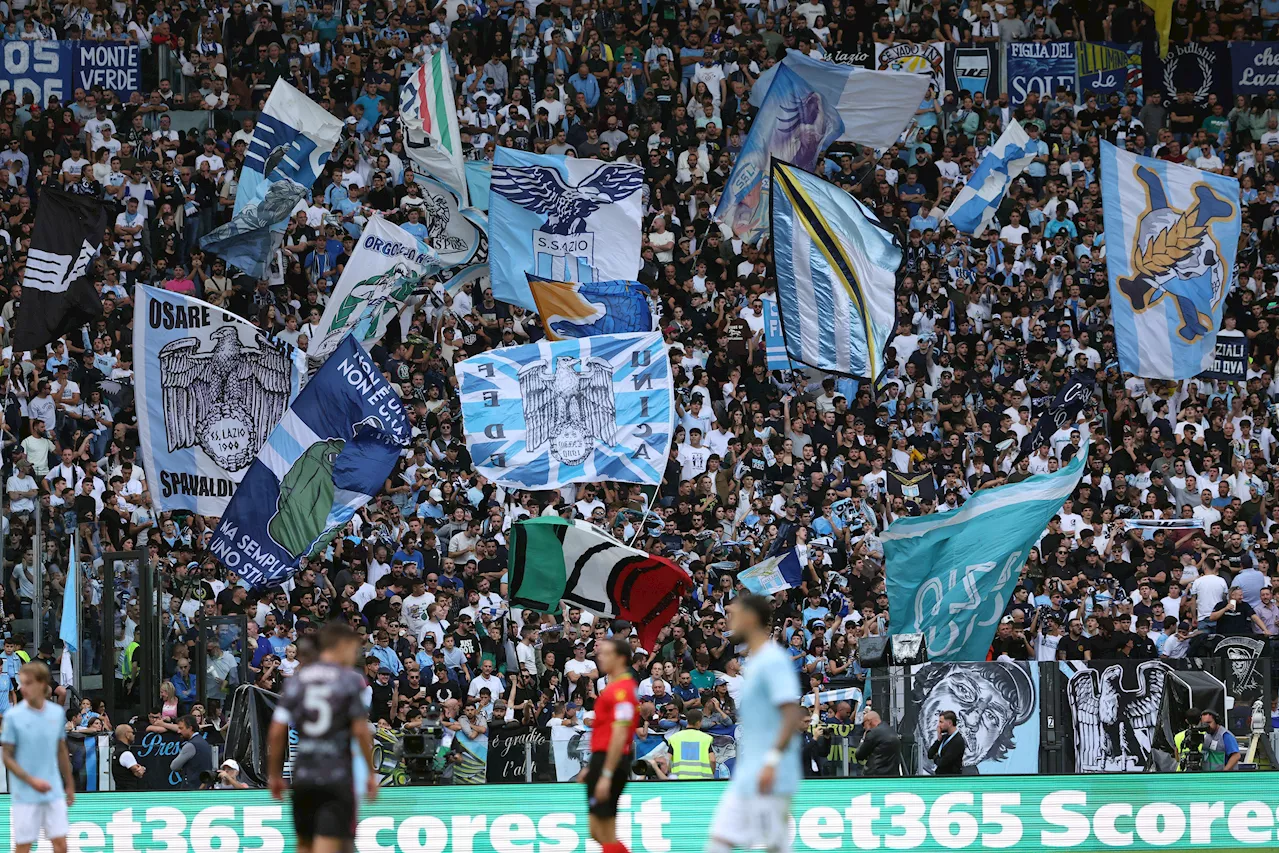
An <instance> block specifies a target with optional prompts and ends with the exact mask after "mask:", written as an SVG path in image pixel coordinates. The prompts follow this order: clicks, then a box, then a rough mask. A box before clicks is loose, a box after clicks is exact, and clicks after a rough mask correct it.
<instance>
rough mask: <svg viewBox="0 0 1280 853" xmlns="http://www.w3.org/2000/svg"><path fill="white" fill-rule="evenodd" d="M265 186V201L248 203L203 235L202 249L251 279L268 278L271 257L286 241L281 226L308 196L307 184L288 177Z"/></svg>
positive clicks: (201, 240)
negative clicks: (226, 220) (227, 220)
mask: <svg viewBox="0 0 1280 853" xmlns="http://www.w3.org/2000/svg"><path fill="white" fill-rule="evenodd" d="M261 186H262V187H263V188H264V191H265V192H266V195H265V197H264V198H263V199H262V200H261V201H256V202H253V203H252V204H248V205H246V206H244V207H243V208H242V209H241V210H240V211H238V212H237V213H236V214H235V215H234V216H232V217H231V220H230V221H229V222H225V223H223V224H222V225H219V226H218V227H217V228H215V229H213V230H212V231H210V232H209V233H208V234H206V235H204V236H203V237H201V238H200V248H202V249H204V250H205V251H206V252H211V253H213V254H215V255H217V256H218V257H220V258H222V259H223V260H224V261H226V262H227V265H228V266H232V267H235V268H236V269H239V270H240V271H241V272H243V273H244V274H245V275H248V276H250V277H251V278H266V277H267V270H268V268H269V266H270V264H271V258H272V256H274V255H275V253H276V249H278V248H280V244H281V243H282V242H283V240H284V232H283V230H277V227H278V226H279V225H280V224H281V223H284V222H287V221H288V219H289V214H290V212H292V210H293V209H294V208H295V207H297V206H298V203H299V202H300V201H303V200H304V199H305V198H306V197H307V188H306V187H304V186H303V185H302V184H300V183H298V182H297V181H291V180H289V179H287V178H286V179H282V180H278V181H273V182H270V183H263V184H262V185H261ZM237 198H239V196H237Z"/></svg>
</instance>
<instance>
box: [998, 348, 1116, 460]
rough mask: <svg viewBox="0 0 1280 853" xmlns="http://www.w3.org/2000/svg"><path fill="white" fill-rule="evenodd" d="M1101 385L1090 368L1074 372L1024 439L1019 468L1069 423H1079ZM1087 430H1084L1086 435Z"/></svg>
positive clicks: (1019, 457)
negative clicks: (1025, 457) (1090, 371)
mask: <svg viewBox="0 0 1280 853" xmlns="http://www.w3.org/2000/svg"><path fill="white" fill-rule="evenodd" d="M1097 388H1098V383H1097V381H1096V380H1095V379H1094V378H1093V374H1092V373H1089V372H1088V371H1082V372H1080V373H1076V374H1073V375H1072V376H1071V378H1070V379H1069V380H1067V383H1066V384H1065V385H1063V386H1062V388H1060V389H1059V390H1058V396H1056V397H1054V399H1053V405H1052V406H1050V407H1049V411H1047V412H1045V413H1044V414H1043V415H1041V416H1040V419H1039V420H1037V421H1036V425H1035V428H1034V429H1032V430H1031V432H1029V433H1027V436H1026V438H1024V439H1022V447H1021V448H1020V451H1021V452H1020V455H1019V456H1018V458H1017V459H1016V460H1015V461H1014V463H1013V464H1014V466H1015V467H1016V466H1017V464H1018V462H1021V461H1022V457H1023V456H1030V455H1031V454H1032V453H1035V452H1036V450H1037V449H1038V448H1039V447H1041V446H1042V445H1045V444H1048V443H1049V440H1050V439H1052V438H1053V434H1054V433H1055V432H1057V431H1058V430H1060V429H1062V428H1063V427H1064V426H1066V425H1067V424H1073V423H1075V422H1076V418H1078V417H1080V413H1081V412H1082V411H1084V407H1085V406H1087V405H1089V403H1091V402H1092V401H1093V394H1094V392H1095V391H1096V390H1097ZM1083 433H1084V431H1083V430H1082V431H1081V434H1082V435H1083Z"/></svg>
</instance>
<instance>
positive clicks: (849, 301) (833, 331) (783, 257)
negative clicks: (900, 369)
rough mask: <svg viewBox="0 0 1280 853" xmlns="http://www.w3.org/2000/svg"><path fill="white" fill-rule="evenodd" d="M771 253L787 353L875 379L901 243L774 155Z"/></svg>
mask: <svg viewBox="0 0 1280 853" xmlns="http://www.w3.org/2000/svg"><path fill="white" fill-rule="evenodd" d="M771 183H772V186H773V191H772V195H771V207H772V219H773V246H774V249H773V256H774V260H775V262H776V265H777V277H778V309H779V312H780V314H781V317H782V334H783V338H784V340H785V341H786V345H787V355H788V356H790V358H791V360H792V361H795V362H799V363H801V364H804V365H807V366H809V367H813V368H817V369H818V370H822V371H825V372H827V373H838V374H843V375H846V376H855V377H865V378H868V379H872V380H875V379H877V378H879V376H880V374H881V373H882V372H883V371H884V367H885V357H884V351H885V347H886V346H887V345H888V343H889V337H890V335H892V334H893V326H894V311H895V308H896V304H895V299H894V288H895V285H896V281H897V270H898V266H899V264H901V262H902V248H901V247H900V246H899V245H898V242H897V240H896V239H895V238H894V236H893V235H892V234H890V233H889V232H888V231H886V230H885V229H884V228H883V227H881V225H880V221H879V220H878V219H876V217H875V214H873V213H872V212H871V211H869V210H867V208H866V207H864V206H863V205H862V203H861V202H859V201H858V200H857V199H855V198H854V197H853V196H851V195H849V194H848V193H847V192H845V191H844V190H842V189H840V188H839V187H837V186H835V185H834V184H829V183H827V182H826V181H824V180H822V179H821V178H819V177H817V176H816V175H813V174H810V173H809V172H805V171H803V170H801V169H798V168H796V167H795V166H791V165H788V164H785V163H780V162H778V161H777V160H774V161H773V168H772V181H771Z"/></svg>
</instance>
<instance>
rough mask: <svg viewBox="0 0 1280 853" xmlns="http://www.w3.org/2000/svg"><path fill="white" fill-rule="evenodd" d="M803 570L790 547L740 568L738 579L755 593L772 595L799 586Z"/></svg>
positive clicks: (797, 555)
mask: <svg viewBox="0 0 1280 853" xmlns="http://www.w3.org/2000/svg"><path fill="white" fill-rule="evenodd" d="M803 571H804V568H803V567H802V566H801V565H800V556H799V554H797V553H796V549H795V548H792V549H790V550H789V551H787V552H786V553H784V554H779V555H778V556H776V557H770V558H769V559H767V560H761V561H760V562H758V563H756V564H755V565H754V566H751V567H750V568H748V569H744V570H742V571H741V572H739V573H738V580H739V581H741V583H742V585H743V586H745V587H746V588H747V589H748V590H750V591H751V592H754V593H755V594H756V595H773V594H774V593H775V592H782V591H784V590H788V589H792V588H794V587H797V586H799V585H800V580H801V575H802V573H803Z"/></svg>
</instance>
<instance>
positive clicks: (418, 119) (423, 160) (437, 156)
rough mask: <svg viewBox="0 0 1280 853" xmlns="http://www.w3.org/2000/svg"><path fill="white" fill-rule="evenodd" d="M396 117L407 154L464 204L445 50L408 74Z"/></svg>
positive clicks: (459, 146)
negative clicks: (402, 125)
mask: <svg viewBox="0 0 1280 853" xmlns="http://www.w3.org/2000/svg"><path fill="white" fill-rule="evenodd" d="M400 119H401V121H402V122H403V123H404V129H405V142H406V148H407V149H408V153H409V157H410V158H411V159H412V160H413V162H414V163H415V164H416V165H418V166H421V167H422V168H423V169H425V170H426V171H427V172H428V173H429V174H431V175H432V176H433V177H435V178H436V179H438V180H439V181H441V182H442V183H444V184H446V185H447V186H448V187H449V188H450V189H452V190H453V191H454V192H456V193H458V195H459V196H460V199H459V201H460V204H461V205H462V206H466V205H467V204H468V203H469V201H468V198H467V173H466V167H465V166H464V165H463V161H462V141H461V139H460V138H459V136H458V113H457V110H456V109H455V108H454V91H453V71H452V68H451V66H450V64H449V52H448V51H447V50H441V51H439V52H438V53H436V54H435V55H434V56H432V57H431V58H430V59H429V60H428V61H427V63H426V64H425V65H422V66H420V67H419V68H418V69H417V70H416V71H414V72H412V73H411V74H410V75H409V79H408V80H407V81H406V83H405V85H404V86H403V87H402V89H401V94H400Z"/></svg>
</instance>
